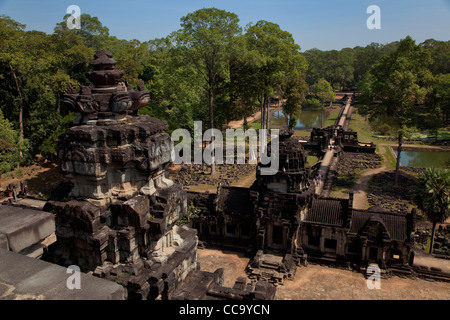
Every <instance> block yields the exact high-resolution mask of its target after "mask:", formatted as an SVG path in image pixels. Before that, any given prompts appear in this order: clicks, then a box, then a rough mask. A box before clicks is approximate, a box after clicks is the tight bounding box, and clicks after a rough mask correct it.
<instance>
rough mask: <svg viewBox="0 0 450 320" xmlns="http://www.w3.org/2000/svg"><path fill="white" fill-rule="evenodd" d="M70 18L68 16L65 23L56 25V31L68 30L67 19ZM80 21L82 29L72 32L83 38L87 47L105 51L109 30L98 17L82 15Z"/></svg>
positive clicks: (67, 15) (65, 17)
mask: <svg viewBox="0 0 450 320" xmlns="http://www.w3.org/2000/svg"><path fill="white" fill-rule="evenodd" d="M69 17H70V14H66V15H65V16H64V18H63V21H61V22H59V23H57V24H56V26H55V29H54V31H55V32H56V31H61V30H68V29H67V19H68V18H69ZM80 19H81V29H73V30H70V31H72V32H73V33H74V34H76V35H79V36H81V37H82V38H83V40H84V43H85V45H86V46H87V47H89V48H92V49H94V50H95V51H98V50H101V49H104V45H105V43H106V42H107V41H108V38H109V29H108V28H107V27H105V26H103V24H102V23H101V22H100V20H98V18H97V17H92V16H91V15H90V14H87V13H83V14H81V15H80Z"/></svg>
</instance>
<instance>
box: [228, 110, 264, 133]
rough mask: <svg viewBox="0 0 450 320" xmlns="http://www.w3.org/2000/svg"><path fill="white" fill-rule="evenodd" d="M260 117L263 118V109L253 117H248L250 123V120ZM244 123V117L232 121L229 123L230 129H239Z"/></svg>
mask: <svg viewBox="0 0 450 320" xmlns="http://www.w3.org/2000/svg"><path fill="white" fill-rule="evenodd" d="M258 119H261V111H258V112H257V113H255V114H254V115H253V116H251V117H247V122H248V123H250V122H252V121H255V120H258ZM243 125H244V119H241V120H236V121H230V123H228V126H229V127H230V129H239V128H241V127H242V126H243Z"/></svg>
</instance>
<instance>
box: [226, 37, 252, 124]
mask: <svg viewBox="0 0 450 320" xmlns="http://www.w3.org/2000/svg"><path fill="white" fill-rule="evenodd" d="M236 42H237V43H238V45H237V46H236V50H235V51H234V54H233V55H232V57H231V59H230V85H229V87H228V89H229V94H230V102H231V106H230V109H231V112H234V117H233V119H232V120H237V119H242V118H244V129H248V122H247V117H249V116H251V115H252V114H253V108H254V106H255V105H256V104H257V102H258V67H257V63H256V59H257V57H255V55H254V52H253V51H251V50H248V48H247V42H246V39H245V37H244V36H241V37H239V38H237V39H236Z"/></svg>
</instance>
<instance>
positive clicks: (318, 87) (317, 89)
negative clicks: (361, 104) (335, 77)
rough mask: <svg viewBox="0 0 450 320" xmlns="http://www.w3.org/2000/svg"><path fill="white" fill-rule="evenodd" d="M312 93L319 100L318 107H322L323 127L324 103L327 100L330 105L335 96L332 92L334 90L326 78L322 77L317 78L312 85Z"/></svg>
mask: <svg viewBox="0 0 450 320" xmlns="http://www.w3.org/2000/svg"><path fill="white" fill-rule="evenodd" d="M312 94H313V96H314V97H316V98H317V99H319V101H320V108H321V109H322V127H323V121H324V116H323V109H324V103H325V102H326V101H329V102H330V107H331V105H332V104H333V102H334V101H336V96H335V94H334V90H333V87H332V86H331V84H330V83H329V82H328V81H327V80H325V79H323V78H322V79H319V81H317V83H315V84H314V85H313V86H312Z"/></svg>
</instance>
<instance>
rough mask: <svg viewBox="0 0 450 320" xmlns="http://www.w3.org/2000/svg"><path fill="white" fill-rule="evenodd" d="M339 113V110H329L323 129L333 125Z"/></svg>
mask: <svg viewBox="0 0 450 320" xmlns="http://www.w3.org/2000/svg"><path fill="white" fill-rule="evenodd" d="M340 112H341V110H340V109H337V110H331V111H330V116H329V117H328V119H327V121H325V123H324V124H323V127H324V128H326V127H329V126H332V125H334V123H335V122H336V120H337V118H338V116H339V113H340Z"/></svg>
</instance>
